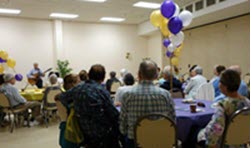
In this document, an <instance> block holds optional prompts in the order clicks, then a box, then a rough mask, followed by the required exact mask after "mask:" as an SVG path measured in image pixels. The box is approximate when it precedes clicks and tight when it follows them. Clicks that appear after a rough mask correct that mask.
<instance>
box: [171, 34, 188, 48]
mask: <svg viewBox="0 0 251 148" xmlns="http://www.w3.org/2000/svg"><path fill="white" fill-rule="evenodd" d="M184 38H185V35H184V33H183V32H182V31H180V32H179V33H178V34H176V35H173V34H172V35H171V36H170V40H171V42H172V43H173V45H174V46H176V47H177V46H179V45H180V44H181V43H183V41H184Z"/></svg>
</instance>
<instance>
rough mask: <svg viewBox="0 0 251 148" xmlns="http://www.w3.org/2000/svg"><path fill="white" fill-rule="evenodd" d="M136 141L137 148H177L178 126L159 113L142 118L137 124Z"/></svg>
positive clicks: (135, 129) (135, 128) (135, 130)
mask: <svg viewBox="0 0 251 148" xmlns="http://www.w3.org/2000/svg"><path fill="white" fill-rule="evenodd" d="M134 139H135V146H136V147H137V148H172V147H177V137H176V124H175V123H174V121H173V120H171V119H170V118H169V117H167V116H165V115H163V114H159V113H154V114H149V115H146V116H142V117H141V118H139V119H138V120H137V122H136V124H135V127H134Z"/></svg>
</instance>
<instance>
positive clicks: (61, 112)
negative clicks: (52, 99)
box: [56, 101, 67, 121]
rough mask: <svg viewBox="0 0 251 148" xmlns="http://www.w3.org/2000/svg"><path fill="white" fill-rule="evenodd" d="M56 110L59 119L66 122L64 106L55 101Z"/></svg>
mask: <svg viewBox="0 0 251 148" xmlns="http://www.w3.org/2000/svg"><path fill="white" fill-rule="evenodd" d="M56 105H57V109H58V115H59V117H60V119H61V121H66V120H67V109H66V108H65V107H64V105H63V104H62V103H61V102H60V101H56Z"/></svg>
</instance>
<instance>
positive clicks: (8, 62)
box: [7, 59, 16, 68]
mask: <svg viewBox="0 0 251 148" xmlns="http://www.w3.org/2000/svg"><path fill="white" fill-rule="evenodd" d="M7 65H8V66H9V67H10V68H14V67H15V66H16V61H15V60H13V59H8V60H7Z"/></svg>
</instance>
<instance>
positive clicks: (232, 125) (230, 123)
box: [221, 107, 250, 147]
mask: <svg viewBox="0 0 251 148" xmlns="http://www.w3.org/2000/svg"><path fill="white" fill-rule="evenodd" d="M226 119H227V120H226V128H225V130H224V133H223V136H222V140H221V147H224V145H241V144H247V143H249V141H250V133H249V132H250V108H248V107H245V108H243V109H240V110H237V111H236V112H234V113H233V114H232V116H231V117H230V118H227V116H226Z"/></svg>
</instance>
